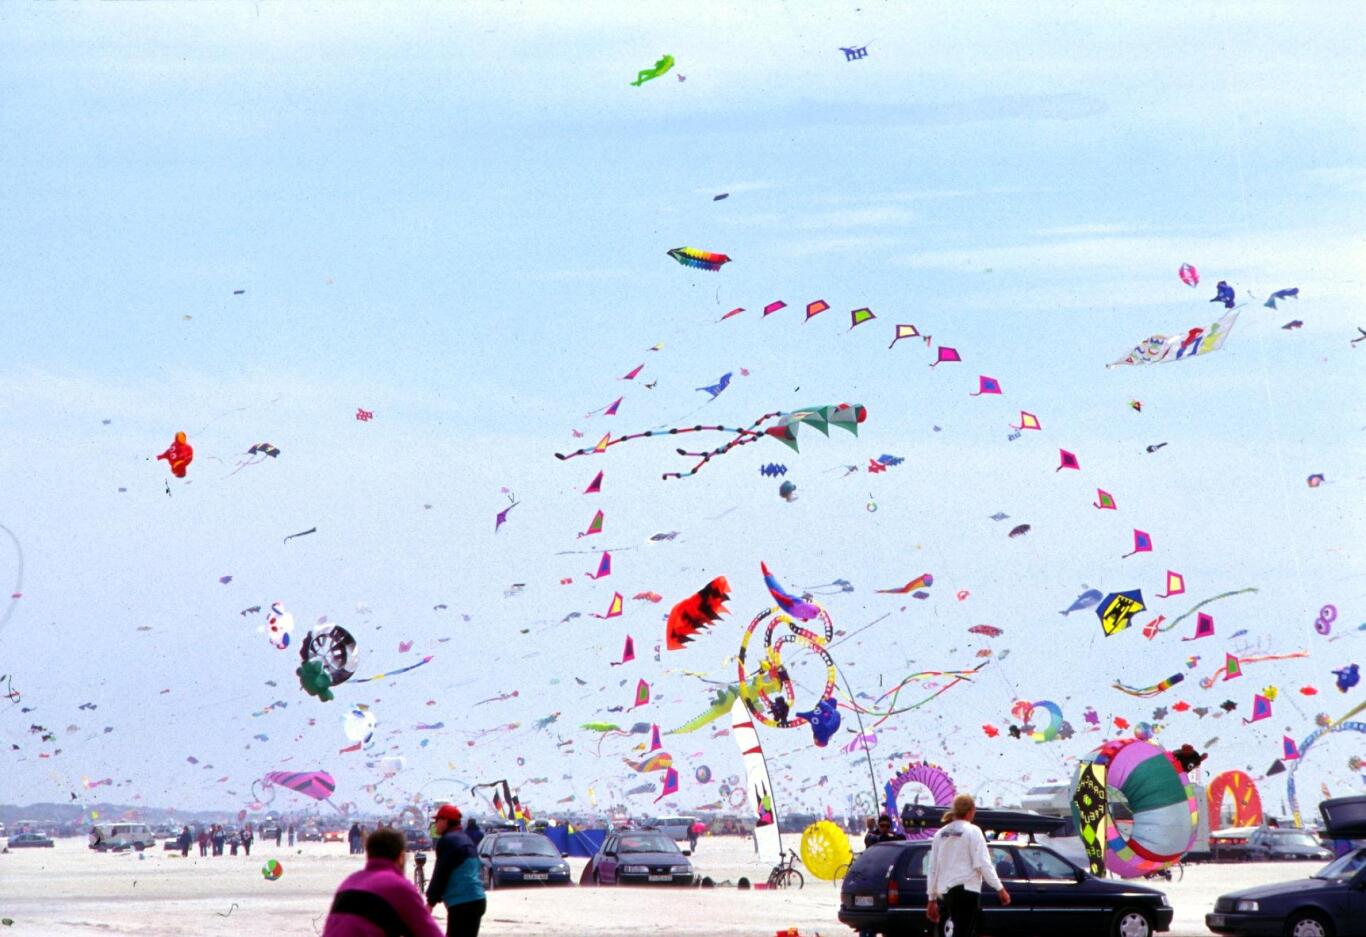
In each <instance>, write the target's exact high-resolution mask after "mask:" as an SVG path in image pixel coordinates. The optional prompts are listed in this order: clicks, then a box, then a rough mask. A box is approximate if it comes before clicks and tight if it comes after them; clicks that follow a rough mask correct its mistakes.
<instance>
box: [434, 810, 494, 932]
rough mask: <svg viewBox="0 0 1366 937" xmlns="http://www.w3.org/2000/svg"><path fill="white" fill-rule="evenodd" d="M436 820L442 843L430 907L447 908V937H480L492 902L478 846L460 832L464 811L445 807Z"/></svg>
mask: <svg viewBox="0 0 1366 937" xmlns="http://www.w3.org/2000/svg"><path fill="white" fill-rule="evenodd" d="M432 820H433V823H434V830H435V832H436V835H437V837H438V839H437V841H436V843H435V849H436V868H434V869H432V881H431V884H429V885H428V886H427V907H429V908H435V907H436V906H437V905H438V904H444V905H445V906H446V937H479V924H480V921H481V919H482V918H483V917H484V911H485V910H486V909H487V908H488V902H487V901H486V900H485V899H484V885H483V883H482V882H481V881H480V880H479V857H478V856H477V855H475V849H474V843H472V842H470V838H469V837H468V836H466V835H465V833H464V831H463V830H461V829H460V808H459V807H456V806H455V805H453V804H442V806H441V809H440V810H438V811H437V812H436V816H435V817H433V818H432Z"/></svg>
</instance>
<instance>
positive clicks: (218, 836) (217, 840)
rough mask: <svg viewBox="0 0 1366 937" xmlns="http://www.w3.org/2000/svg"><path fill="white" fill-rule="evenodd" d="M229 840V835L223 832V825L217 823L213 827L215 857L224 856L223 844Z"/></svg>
mask: <svg viewBox="0 0 1366 937" xmlns="http://www.w3.org/2000/svg"><path fill="white" fill-rule="evenodd" d="M227 839H228V835H227V834H226V833H224V832H223V826H222V824H220V823H215V824H214V825H213V854H214V855H215V856H221V855H223V844H224V843H225V842H227Z"/></svg>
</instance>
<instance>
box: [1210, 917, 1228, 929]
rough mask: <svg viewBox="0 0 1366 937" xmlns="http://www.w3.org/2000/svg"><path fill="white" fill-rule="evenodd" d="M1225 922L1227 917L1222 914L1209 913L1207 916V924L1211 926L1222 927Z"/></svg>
mask: <svg viewBox="0 0 1366 937" xmlns="http://www.w3.org/2000/svg"><path fill="white" fill-rule="evenodd" d="M1227 923H1228V919H1227V918H1225V917H1224V916H1223V915H1222V914H1211V915H1210V916H1209V925H1210V926H1211V927H1223V926H1224V925H1225V924H1227Z"/></svg>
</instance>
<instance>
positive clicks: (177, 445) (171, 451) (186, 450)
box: [157, 433, 194, 478]
mask: <svg viewBox="0 0 1366 937" xmlns="http://www.w3.org/2000/svg"><path fill="white" fill-rule="evenodd" d="M162 459H165V460H166V462H167V464H168V465H170V466H171V474H172V475H174V476H175V477H176V478H184V477H185V470H186V469H187V468H189V467H190V463H191V462H193V461H194V447H193V446H191V445H190V444H189V443H188V442H186V441H185V434H184V433H176V434H175V442H173V443H171V445H170V447H169V448H168V449H167V450H166V451H165V452H163V453H162V454H161V455H159V456H157V460H158V461H160V460H162Z"/></svg>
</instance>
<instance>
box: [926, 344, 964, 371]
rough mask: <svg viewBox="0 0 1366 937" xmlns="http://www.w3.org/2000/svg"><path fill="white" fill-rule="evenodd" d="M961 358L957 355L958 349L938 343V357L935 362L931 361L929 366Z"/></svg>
mask: <svg viewBox="0 0 1366 937" xmlns="http://www.w3.org/2000/svg"><path fill="white" fill-rule="evenodd" d="M962 360H963V359H962V358H960V357H959V356H958V349H956V348H950V347H949V346H948V345H940V346H939V358H938V360H936V361H935V362H933V363H932V364H931V365H930V367H932V368H933V367H935V366H937V365H941V364H945V363H947V364H953V363H954V362H955V361H962Z"/></svg>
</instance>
